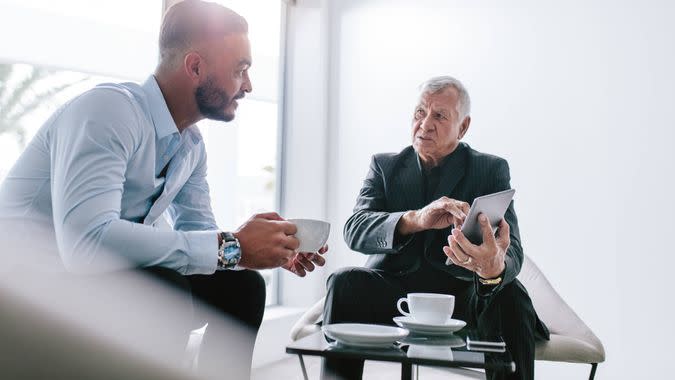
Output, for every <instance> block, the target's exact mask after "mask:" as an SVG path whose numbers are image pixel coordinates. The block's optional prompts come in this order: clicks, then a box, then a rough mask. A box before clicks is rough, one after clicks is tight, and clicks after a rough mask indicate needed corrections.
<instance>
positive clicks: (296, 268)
mask: <svg viewBox="0 0 675 380" xmlns="http://www.w3.org/2000/svg"><path fill="white" fill-rule="evenodd" d="M293 273H295V274H297V275H298V276H300V277H305V276H306V275H307V272H305V269H304V268H303V267H302V264H300V263H298V262H294V263H293Z"/></svg>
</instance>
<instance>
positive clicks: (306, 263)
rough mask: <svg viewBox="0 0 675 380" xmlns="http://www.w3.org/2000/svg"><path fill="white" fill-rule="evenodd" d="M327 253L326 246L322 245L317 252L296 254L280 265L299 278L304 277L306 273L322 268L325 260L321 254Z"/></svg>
mask: <svg viewBox="0 0 675 380" xmlns="http://www.w3.org/2000/svg"><path fill="white" fill-rule="evenodd" d="M326 252H328V245H324V246H323V247H321V249H319V252H317V253H313V252H298V253H297V254H296V255H295V257H293V259H292V260H290V261H289V262H287V263H286V264H284V265H282V268H284V269H286V270H287V271H289V272H291V273H294V274H296V275H297V276H299V277H305V275H306V274H307V272H311V271H313V270H314V269H315V268H316V267H317V266H320V267H322V266H324V264H326V259H324V258H323V256H322V255H323V254H325V253H326Z"/></svg>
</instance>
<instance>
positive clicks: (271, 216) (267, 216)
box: [255, 212, 284, 220]
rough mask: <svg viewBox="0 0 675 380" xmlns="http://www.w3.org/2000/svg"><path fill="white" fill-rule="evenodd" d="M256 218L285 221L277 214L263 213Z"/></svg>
mask: <svg viewBox="0 0 675 380" xmlns="http://www.w3.org/2000/svg"><path fill="white" fill-rule="evenodd" d="M255 217H256V218H261V219H267V220H284V218H282V217H281V216H280V215H279V214H277V213H276V212H263V213H261V214H256V215H255Z"/></svg>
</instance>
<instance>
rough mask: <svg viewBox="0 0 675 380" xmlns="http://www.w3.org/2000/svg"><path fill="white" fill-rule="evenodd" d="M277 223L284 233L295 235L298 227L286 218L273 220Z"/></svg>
mask: <svg viewBox="0 0 675 380" xmlns="http://www.w3.org/2000/svg"><path fill="white" fill-rule="evenodd" d="M275 223H277V225H278V226H279V227H280V228H281V231H283V232H284V233H285V234H286V235H295V234H296V233H297V232H298V227H297V226H296V225H295V224H293V223H291V222H289V221H286V220H283V219H282V220H280V221H277V222H275Z"/></svg>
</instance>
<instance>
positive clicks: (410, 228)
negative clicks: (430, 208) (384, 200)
mask: <svg viewBox="0 0 675 380" xmlns="http://www.w3.org/2000/svg"><path fill="white" fill-rule="evenodd" d="M416 218H417V210H411V211H407V212H406V213H404V214H403V216H401V219H400V220H399V222H398V226H397V230H398V233H399V234H401V235H410V234H414V233H415V232H418V231H417V230H416V229H415V225H416V224H415V220H416Z"/></svg>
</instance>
